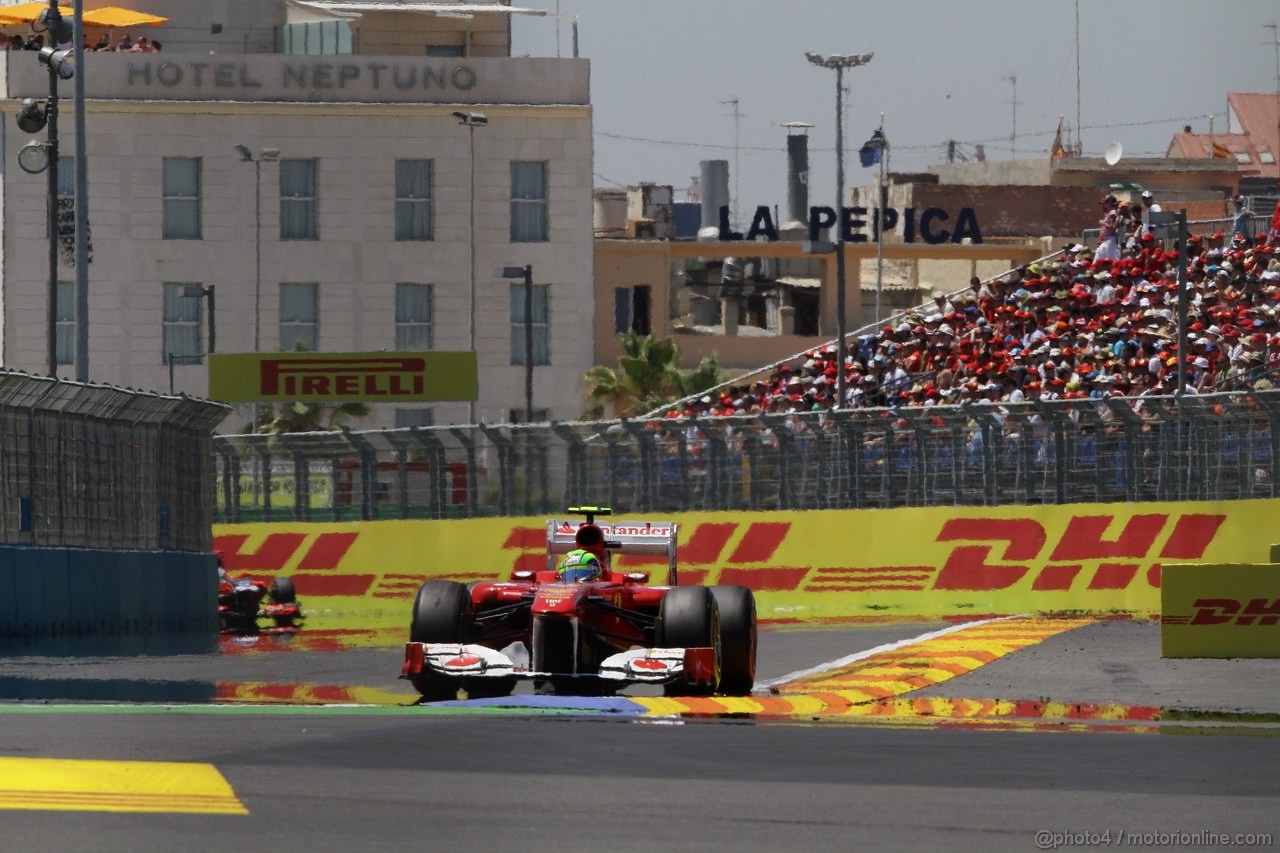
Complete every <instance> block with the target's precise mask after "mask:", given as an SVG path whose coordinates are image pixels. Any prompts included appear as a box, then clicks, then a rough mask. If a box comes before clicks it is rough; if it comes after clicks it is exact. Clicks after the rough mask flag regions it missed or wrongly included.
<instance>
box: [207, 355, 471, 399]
mask: <svg viewBox="0 0 1280 853" xmlns="http://www.w3.org/2000/svg"><path fill="white" fill-rule="evenodd" d="M477 387H478V385H477V378H476V354H475V353H473V352H342V353H324V352H279V353H215V354H212V355H210V356H209V396H210V397H212V398H213V399H215V400H223V401H226V402H232V403H279V402H302V403H337V402H349V401H355V400H358V401H361V402H365V403H430V402H440V401H445V400H474V399H476V394H477Z"/></svg>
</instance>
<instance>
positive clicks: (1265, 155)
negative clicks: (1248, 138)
mask: <svg viewBox="0 0 1280 853" xmlns="http://www.w3.org/2000/svg"><path fill="white" fill-rule="evenodd" d="M1275 161H1276V157H1275V155H1274V154H1272V153H1271V149H1269V148H1259V149H1258V162H1259V163H1261V164H1263V165H1264V166H1270V165H1271V164H1272V163H1274V162H1275Z"/></svg>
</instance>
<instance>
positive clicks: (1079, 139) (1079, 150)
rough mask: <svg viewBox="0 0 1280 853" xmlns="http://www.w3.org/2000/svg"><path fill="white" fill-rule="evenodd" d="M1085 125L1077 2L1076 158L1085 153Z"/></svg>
mask: <svg viewBox="0 0 1280 853" xmlns="http://www.w3.org/2000/svg"><path fill="white" fill-rule="evenodd" d="M1083 133H1084V125H1082V124H1081V123H1080V0H1076V156H1077V157H1079V156H1081V155H1082V154H1083V153H1084V137H1083V136H1082V135H1081V134H1083Z"/></svg>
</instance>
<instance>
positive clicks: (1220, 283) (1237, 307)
mask: <svg viewBox="0 0 1280 853" xmlns="http://www.w3.org/2000/svg"><path fill="white" fill-rule="evenodd" d="M1101 205H1102V210H1103V215H1102V220H1101V222H1100V226H1101V228H1100V234H1099V239H1098V245H1097V246H1094V247H1093V248H1092V249H1091V248H1089V247H1086V246H1084V245H1082V244H1080V243H1071V244H1069V245H1067V246H1066V247H1065V248H1063V249H1062V251H1061V252H1059V253H1057V254H1055V255H1054V256H1052V257H1051V258H1050V259H1049V260H1046V261H1043V262H1039V263H1036V264H1031V265H1028V266H1025V267H1021V268H1019V269H1018V270H1016V271H1014V272H1012V273H1010V274H1008V275H1006V276H1002V277H1000V278H999V279H996V280H993V281H989V282H982V281H980V280H979V279H977V278H973V279H972V280H971V281H970V283H969V288H968V289H967V290H966V291H964V292H963V293H960V294H951V295H947V294H944V293H940V292H938V293H934V294H933V305H932V306H930V307H929V308H927V309H918V310H916V311H913V312H911V313H909V314H907V315H906V316H905V317H903V318H901V319H900V320H897V321H895V322H893V323H890V324H887V325H885V326H884V327H883V328H881V329H880V331H879V332H877V333H875V334H868V335H864V336H861V337H858V338H855V339H851V340H849V341H848V343H847V348H846V352H845V353H843V354H841V353H839V352H838V347H836V346H835V345H829V346H824V347H820V348H817V349H813V350H810V351H809V352H807V353H806V354H805V358H804V360H803V361H802V362H799V363H796V364H783V365H780V366H778V367H777V368H776V369H775V370H774V371H773V372H772V373H771V374H770V375H768V376H767V377H766V378H763V379H760V380H758V381H755V382H753V383H751V384H747V385H741V386H734V387H730V388H728V389H726V390H724V391H722V392H717V393H716V394H714V395H707V396H703V397H701V398H699V399H695V400H693V401H692V402H686V403H684V404H682V405H681V406H680V407H679V408H673V409H671V410H669V411H668V412H667V417H669V418H680V417H682V416H683V417H714V416H729V415H757V414H766V413H803V412H811V411H826V410H828V409H831V408H834V407H835V405H836V399H837V387H838V376H839V373H838V372H839V371H840V370H841V369H843V370H844V372H845V382H846V398H847V400H846V407H868V406H887V407H898V406H921V407H923V406H934V405H952V404H959V403H965V402H977V401H986V402H989V403H1000V402H1019V401H1024V400H1027V401H1033V400H1056V399H1087V398H1103V397H1109V396H1115V397H1139V398H1141V397H1143V396H1148V395H1154V394H1171V393H1173V392H1174V391H1175V390H1176V389H1177V381H1178V361H1179V359H1182V360H1183V361H1185V363H1186V380H1185V381H1186V391H1187V393H1197V394H1204V393H1209V392H1213V391H1225V390H1236V389H1245V388H1249V389H1255V390H1261V389H1264V388H1270V387H1272V382H1273V377H1274V375H1275V374H1276V373H1277V372H1278V371H1280V208H1278V209H1277V212H1276V215H1275V216H1274V217H1273V219H1272V222H1271V228H1270V231H1269V233H1257V234H1254V233H1249V230H1250V229H1249V227H1248V226H1249V223H1250V222H1251V221H1252V219H1251V217H1250V216H1245V215H1244V214H1246V213H1248V211H1246V210H1245V209H1244V200H1243V199H1242V198H1238V199H1236V207H1237V210H1238V211H1239V215H1237V217H1236V219H1235V220H1234V222H1233V225H1232V227H1231V229H1230V231H1231V233H1229V234H1228V233H1224V232H1222V231H1219V232H1215V233H1213V234H1209V235H1204V236H1192V237H1191V238H1190V240H1189V241H1188V256H1189V262H1188V276H1187V290H1188V302H1189V308H1188V313H1187V330H1188V331H1187V349H1186V352H1179V349H1178V343H1177V337H1178V336H1177V306H1178V291H1177V288H1178V285H1177V279H1178V273H1177V269H1178V260H1179V249H1178V246H1177V244H1176V242H1175V241H1172V240H1168V241H1166V240H1162V239H1160V237H1159V235H1158V233H1157V231H1158V229H1153V228H1152V227H1151V226H1150V225H1149V224H1148V222H1149V219H1150V212H1151V211H1152V210H1153V209H1154V210H1156V211H1158V210H1159V206H1158V205H1157V204H1156V203H1155V202H1154V201H1153V200H1152V197H1151V194H1150V193H1144V197H1143V199H1142V202H1141V203H1134V204H1133V205H1128V204H1125V203H1123V202H1120V201H1118V200H1117V199H1116V198H1115V197H1114V196H1107V197H1106V198H1105V199H1103V200H1102V202H1101ZM1136 405H1137V407H1139V408H1140V407H1141V401H1140V400H1139V401H1138V402H1137V403H1136Z"/></svg>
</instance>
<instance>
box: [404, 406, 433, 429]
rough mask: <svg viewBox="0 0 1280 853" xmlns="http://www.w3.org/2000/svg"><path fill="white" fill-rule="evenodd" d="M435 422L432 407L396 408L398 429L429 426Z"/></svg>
mask: <svg viewBox="0 0 1280 853" xmlns="http://www.w3.org/2000/svg"><path fill="white" fill-rule="evenodd" d="M434 422H435V415H434V413H433V412H432V411H431V410H430V409H396V429H404V428H405V427H429V426H431V425H432V424H433V423H434Z"/></svg>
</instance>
